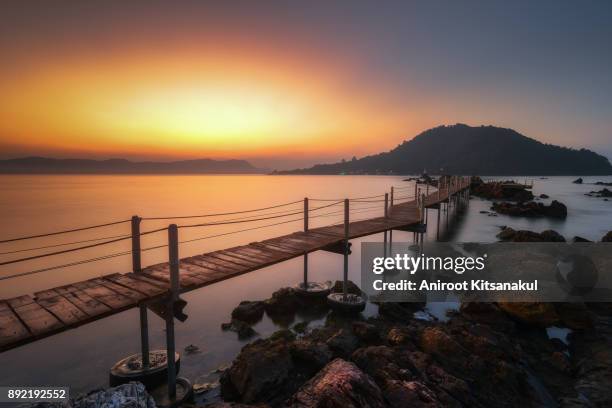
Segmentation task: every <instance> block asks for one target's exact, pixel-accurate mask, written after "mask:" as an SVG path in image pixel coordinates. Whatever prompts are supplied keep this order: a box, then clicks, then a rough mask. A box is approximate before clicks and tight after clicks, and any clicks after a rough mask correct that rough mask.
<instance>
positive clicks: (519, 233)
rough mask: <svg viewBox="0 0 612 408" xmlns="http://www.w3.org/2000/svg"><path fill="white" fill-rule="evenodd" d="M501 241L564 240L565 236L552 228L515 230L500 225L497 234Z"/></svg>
mask: <svg viewBox="0 0 612 408" xmlns="http://www.w3.org/2000/svg"><path fill="white" fill-rule="evenodd" d="M497 238H499V239H500V240H501V241H509V242H566V241H565V237H563V236H562V235H561V234H559V233H558V232H557V231H554V230H546V231H542V232H534V231H528V230H515V229H513V228H510V227H505V226H504V227H502V228H501V231H500V232H499V233H498V234H497Z"/></svg>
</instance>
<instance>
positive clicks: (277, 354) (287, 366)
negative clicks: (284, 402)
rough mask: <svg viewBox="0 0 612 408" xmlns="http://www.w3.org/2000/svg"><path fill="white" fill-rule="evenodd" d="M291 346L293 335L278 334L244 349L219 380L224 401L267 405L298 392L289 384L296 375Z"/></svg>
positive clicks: (293, 385) (292, 383) (292, 384)
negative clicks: (264, 403)
mask: <svg viewBox="0 0 612 408" xmlns="http://www.w3.org/2000/svg"><path fill="white" fill-rule="evenodd" d="M292 342H293V337H292V335H289V334H287V333H284V332H280V333H279V332H277V333H275V334H274V335H273V336H271V337H270V338H268V339H265V340H262V339H259V340H256V341H254V342H252V343H250V344H247V345H246V346H245V347H243V349H242V350H241V351H240V354H238V356H237V357H236V359H235V360H234V362H233V363H232V365H231V366H230V367H229V368H228V369H227V370H225V371H224V372H223V374H222V375H221V377H220V379H219V382H220V383H221V396H222V397H223V399H224V400H226V401H234V402H243V403H247V404H252V403H258V402H266V403H270V402H272V401H279V400H281V399H283V398H286V397H287V396H288V395H290V394H291V393H292V392H293V391H294V390H295V389H297V386H296V385H295V383H294V381H292V380H293V378H294V376H295V375H296V370H295V366H294V364H293V360H292V357H291V344H292Z"/></svg>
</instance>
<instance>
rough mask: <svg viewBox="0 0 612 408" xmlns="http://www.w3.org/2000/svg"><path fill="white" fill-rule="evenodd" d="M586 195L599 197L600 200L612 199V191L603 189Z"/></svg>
mask: <svg viewBox="0 0 612 408" xmlns="http://www.w3.org/2000/svg"><path fill="white" fill-rule="evenodd" d="M585 195H586V196H589V197H599V198H603V197H607V198H609V197H612V190H609V189H607V188H603V189H601V190H598V191H591V192H589V193H586V194H585Z"/></svg>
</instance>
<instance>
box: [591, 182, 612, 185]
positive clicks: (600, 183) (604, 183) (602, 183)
mask: <svg viewBox="0 0 612 408" xmlns="http://www.w3.org/2000/svg"><path fill="white" fill-rule="evenodd" d="M594 184H596V185H598V186H612V183H606V182H604V181H596V182H595V183H594Z"/></svg>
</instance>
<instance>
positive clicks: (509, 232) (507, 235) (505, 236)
mask: <svg viewBox="0 0 612 408" xmlns="http://www.w3.org/2000/svg"><path fill="white" fill-rule="evenodd" d="M515 234H516V231H515V230H514V229H513V228H510V227H506V226H504V227H502V228H501V231H500V232H499V233H498V234H497V238H499V239H501V240H502V241H511V240H512V238H514V235H515Z"/></svg>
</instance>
